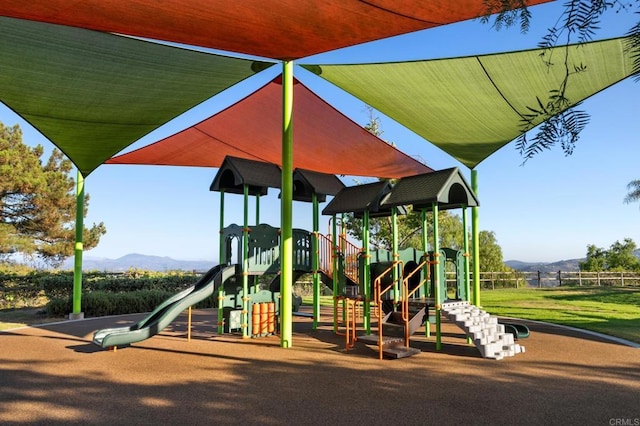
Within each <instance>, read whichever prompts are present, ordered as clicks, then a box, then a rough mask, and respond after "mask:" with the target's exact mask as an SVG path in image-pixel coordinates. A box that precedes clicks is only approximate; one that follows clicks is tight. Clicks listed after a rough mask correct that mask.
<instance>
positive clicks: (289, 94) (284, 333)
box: [280, 61, 293, 348]
mask: <svg viewBox="0 0 640 426" xmlns="http://www.w3.org/2000/svg"><path fill="white" fill-rule="evenodd" d="M282 107H283V108H282V111H283V114H282V193H281V197H282V198H281V216H282V220H281V222H282V224H281V243H280V244H281V246H282V247H281V250H280V297H281V303H280V321H281V329H280V346H281V347H283V348H290V347H291V346H292V345H293V342H292V341H291V339H292V337H293V332H292V324H291V323H292V307H291V290H292V287H293V62H292V61H285V62H283V63H282Z"/></svg>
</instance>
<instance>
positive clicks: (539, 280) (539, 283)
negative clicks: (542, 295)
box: [538, 271, 542, 288]
mask: <svg viewBox="0 0 640 426" xmlns="http://www.w3.org/2000/svg"><path fill="white" fill-rule="evenodd" d="M538 288H542V280H541V278H540V271H538Z"/></svg>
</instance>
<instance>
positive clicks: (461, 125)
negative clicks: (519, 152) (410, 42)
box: [307, 38, 633, 168]
mask: <svg viewBox="0 0 640 426" xmlns="http://www.w3.org/2000/svg"><path fill="white" fill-rule="evenodd" d="M542 53H544V57H543V56H541V54H542ZM565 53H567V55H568V59H567V63H568V64H569V67H570V70H571V71H573V70H574V66H580V65H586V71H585V72H580V73H572V75H571V77H570V80H569V85H568V89H567V96H568V98H569V100H570V101H571V103H572V104H576V103H578V102H580V101H582V100H584V99H586V98H588V97H589V96H592V95H593V94H595V93H598V92H599V91H601V90H603V89H605V88H607V87H609V86H611V85H612V84H615V83H617V82H619V81H621V80H623V79H624V78H626V77H628V76H629V75H631V73H632V62H633V60H632V58H631V57H630V53H629V52H628V51H627V50H626V49H625V44H624V39H623V38H619V39H612V40H605V41H598V42H593V43H586V44H583V45H580V46H571V47H568V48H565V47H560V48H557V49H555V50H553V51H544V52H543V51H542V50H540V49H534V50H528V51H520V52H510V53H500V54H493V55H483V56H473V57H465V58H452V59H439V60H429V61H415V62H398V63H386V64H361V65H322V66H321V67H318V66H307V68H308V69H310V70H311V71H314V70H317V69H318V68H321V71H320V76H321V77H322V78H325V79H326V80H328V81H330V82H331V83H333V84H335V85H337V86H339V87H341V88H342V89H344V90H346V91H347V92H349V93H351V94H353V95H354V96H356V97H357V98H359V99H361V100H362V101H364V102H366V103H367V104H369V105H371V106H372V107H374V108H375V109H377V110H378V111H381V112H383V113H384V114H386V115H388V116H389V117H391V118H393V119H395V120H396V121H398V122H399V123H401V124H403V125H404V126H406V127H408V128H409V129H411V130H413V131H414V132H416V133H417V134H419V135H420V136H422V137H424V138H425V139H427V140H428V141H429V142H431V143H433V144H435V145H437V146H438V147H440V148H441V149H443V150H444V151H445V152H447V153H449V154H450V155H452V156H454V157H455V158H457V159H458V160H460V161H461V162H462V163H464V164H465V165H467V166H468V167H470V168H473V167H475V166H476V165H477V164H478V163H480V162H481V161H482V160H484V159H485V158H487V157H488V156H489V155H491V154H492V153H493V152H494V151H496V150H498V149H499V148H500V147H502V146H503V145H505V144H507V143H509V142H510V141H512V140H513V139H515V138H516V137H518V136H519V135H520V133H521V129H522V127H521V119H522V116H521V115H522V114H527V113H529V112H530V111H529V109H528V108H527V107H538V101H537V99H538V98H539V99H541V100H542V102H543V103H546V102H547V100H548V98H549V94H550V91H552V90H557V89H558V88H559V87H560V83H561V81H562V78H563V76H564V73H565V68H564V55H565ZM544 58H550V59H551V61H552V62H554V63H555V65H554V66H552V67H550V68H549V67H547V66H546V65H545V64H544V62H543V59H544ZM538 122H539V121H538Z"/></svg>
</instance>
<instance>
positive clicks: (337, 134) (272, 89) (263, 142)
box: [106, 78, 431, 178]
mask: <svg viewBox="0 0 640 426" xmlns="http://www.w3.org/2000/svg"><path fill="white" fill-rule="evenodd" d="M293 90H294V99H295V101H294V105H293V117H294V122H295V128H294V150H293V168H299V169H306V170H311V171H316V172H321V173H327V174H343V175H352V176H376V177H385V178H398V177H402V176H409V175H414V174H420V173H427V172H429V171H431V169H430V168H429V167H427V166H425V165H424V164H422V163H420V162H419V161H417V160H415V159H413V158H411V157H409V156H408V155H406V154H404V153H402V152H401V151H399V150H398V149H396V148H394V147H393V146H391V145H389V144H388V143H386V142H384V141H383V140H381V139H379V138H378V137H376V136H375V135H373V134H371V133H370V132H368V131H367V130H365V129H364V128H362V127H361V126H359V125H358V124H356V123H355V122H353V121H351V120H350V119H349V118H347V117H346V116H344V115H343V114H342V113H340V112H339V111H337V110H336V109H335V108H333V107H332V106H330V105H329V104H327V103H326V102H325V101H324V100H323V99H321V98H320V97H318V96H317V95H316V94H315V93H313V92H312V91H311V90H309V89H308V88H307V87H306V86H305V85H304V84H302V83H301V82H299V81H297V80H296V81H295V82H294V89H293ZM372 153H375V155H372ZM228 155H229V156H234V157H239V158H246V159H250V160H256V161H263V162H267V163H272V164H276V165H279V166H281V165H282V85H281V84H280V79H279V78H276V79H274V80H273V81H271V82H270V83H268V84H266V85H265V86H263V87H262V88H260V89H258V90H257V91H256V92H254V93H252V94H250V95H249V96H247V97H246V98H244V99H242V100H240V101H239V102H237V103H236V104H234V105H232V106H230V107H229V108H227V109H225V110H223V111H221V112H219V113H217V114H215V115H214V116H212V117H210V118H208V119H206V120H204V121H201V122H200V123H198V124H196V125H194V126H191V127H189V128H187V129H185V130H183V131H181V132H179V133H177V134H175V135H172V136H169V137H167V138H165V139H163V140H161V141H158V142H156V143H154V144H151V145H147V146H145V147H142V148H140V149H137V150H135V151H131V152H129V153H125V154H122V155H119V156H116V157H113V158H111V159H110V160H108V161H107V162H106V163H107V164H155V165H174V166H199V167H220V165H221V164H222V162H223V160H224V159H225V157H226V156H228Z"/></svg>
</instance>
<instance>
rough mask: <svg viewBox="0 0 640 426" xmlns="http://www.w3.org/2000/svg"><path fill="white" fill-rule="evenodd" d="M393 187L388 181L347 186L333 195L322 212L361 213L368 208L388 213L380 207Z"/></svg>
mask: <svg viewBox="0 0 640 426" xmlns="http://www.w3.org/2000/svg"><path fill="white" fill-rule="evenodd" d="M391 187H392V186H391V183H390V182H388V181H379V182H372V183H366V184H363V185H356V186H346V187H344V188H343V189H342V190H341V191H340V192H338V193H337V194H336V196H335V197H333V199H332V200H331V201H330V202H329V204H327V206H326V207H325V208H324V209H323V210H322V214H324V215H334V214H338V213H355V214H356V215H359V214H362V213H363V212H365V211H367V210H368V211H369V212H370V213H381V214H383V213H386V212H384V209H381V208H380V202H381V200H382V199H383V198H384V197H385V196H386V195H387V194H388V193H389V192H390V191H391ZM384 215H386V214H384Z"/></svg>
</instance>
